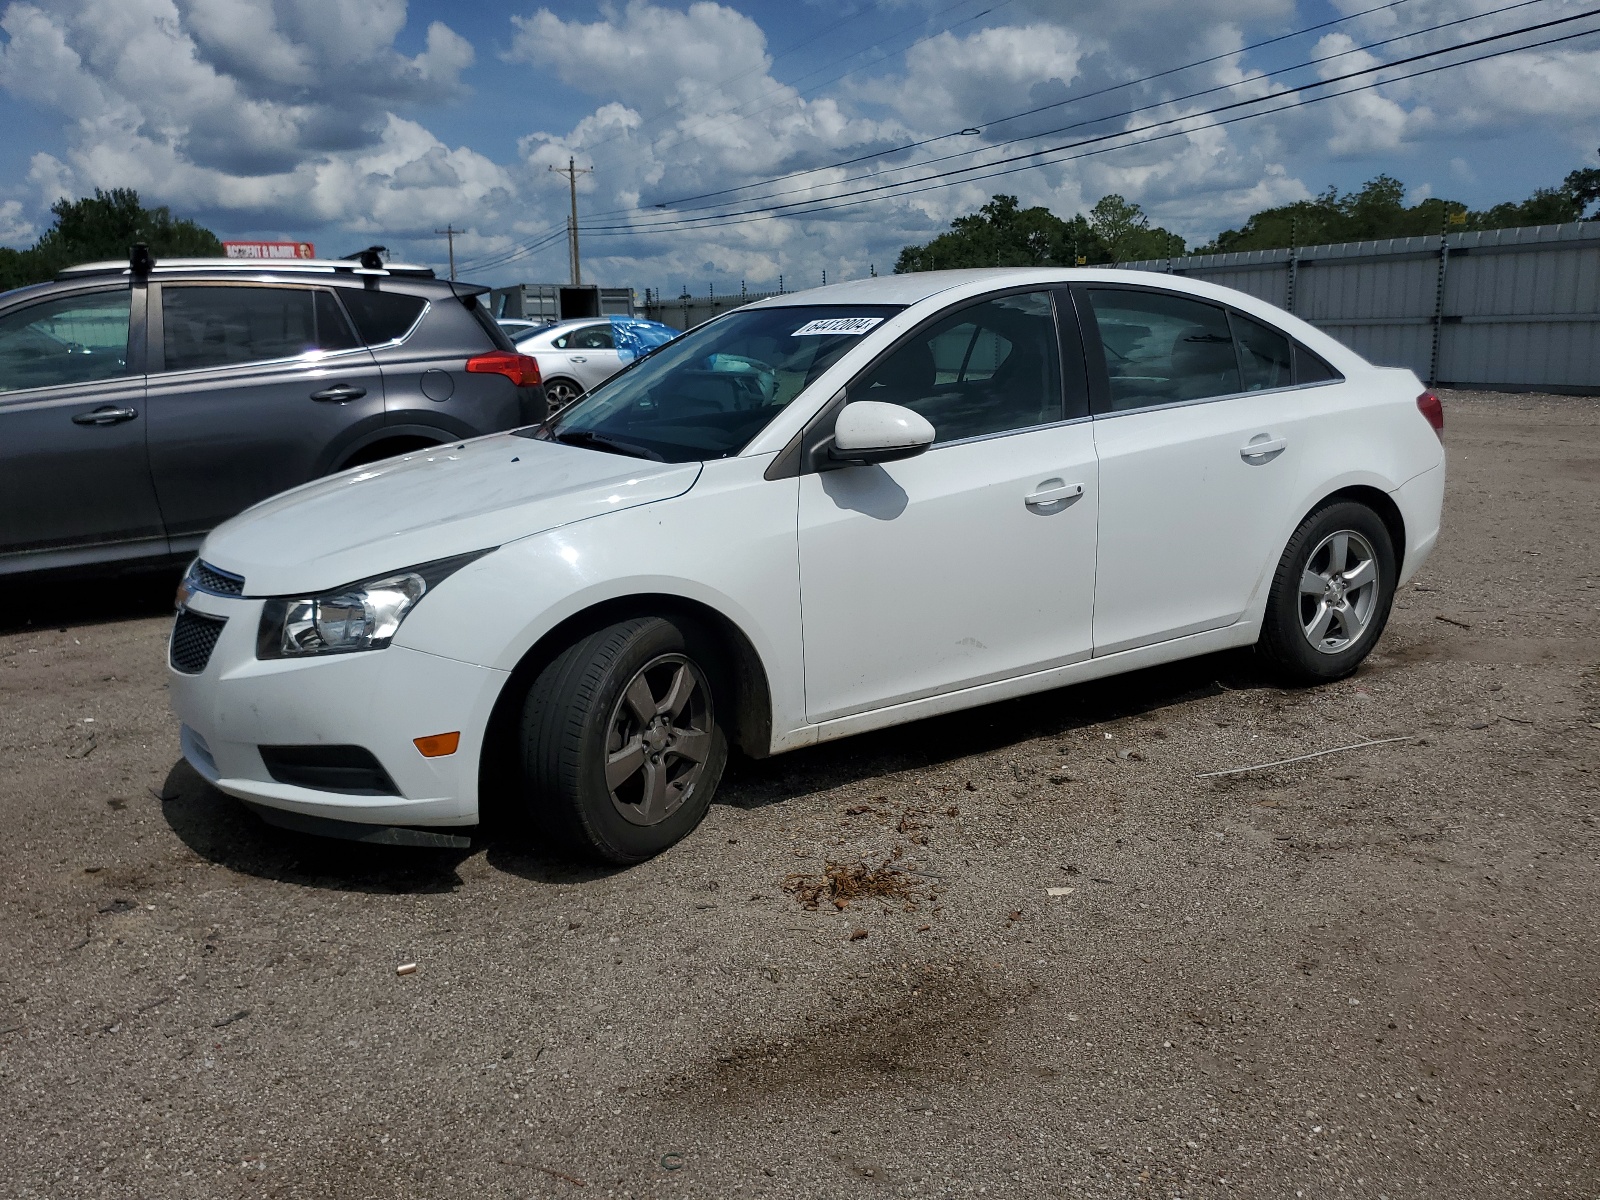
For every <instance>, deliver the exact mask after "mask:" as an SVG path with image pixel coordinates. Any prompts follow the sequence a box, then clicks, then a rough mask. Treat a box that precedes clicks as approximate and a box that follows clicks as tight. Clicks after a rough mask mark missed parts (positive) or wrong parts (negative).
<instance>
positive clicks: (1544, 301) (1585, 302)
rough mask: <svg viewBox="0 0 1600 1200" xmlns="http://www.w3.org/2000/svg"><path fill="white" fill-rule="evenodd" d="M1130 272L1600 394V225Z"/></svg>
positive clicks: (1370, 348)
mask: <svg viewBox="0 0 1600 1200" xmlns="http://www.w3.org/2000/svg"><path fill="white" fill-rule="evenodd" d="M1121 265H1122V266H1123V267H1126V268H1129V269H1132V270H1140V271H1162V272H1168V273H1171V274H1174V275H1187V276H1189V277H1191V278H1193V279H1205V280H1209V281H1211V282H1213V283H1220V284H1223V285H1224V286H1227V287H1231V288H1238V289H1239V290H1240V291H1242V292H1248V293H1250V295H1252V296H1258V297H1260V298H1261V299H1263V300H1266V301H1268V302H1269V303H1272V304H1276V305H1278V306H1279V307H1280V308H1286V309H1288V310H1289V311H1290V312H1292V313H1294V314H1295V315H1296V316H1299V317H1301V318H1302V319H1304V320H1306V321H1309V322H1311V324H1313V325H1315V326H1317V327H1318V328H1319V329H1322V330H1324V331H1326V332H1327V333H1329V334H1331V335H1332V336H1333V337H1336V338H1338V339H1339V340H1340V341H1341V342H1343V343H1345V345H1347V346H1350V347H1351V348H1352V349H1354V350H1355V351H1356V352H1357V353H1359V354H1361V355H1362V356H1363V357H1365V358H1368V359H1371V360H1372V361H1373V362H1375V363H1381V364H1383V365H1385V366H1400V367H1410V368H1411V369H1412V370H1413V371H1415V372H1416V373H1417V375H1418V376H1419V377H1421V378H1422V379H1424V380H1427V381H1429V382H1432V383H1437V384H1441V385H1448V386H1454V387H1476V388H1510V389H1535V390H1542V391H1558V392H1587V393H1600V221H1577V222H1573V223H1572V224H1569V225H1538V226H1532V227H1529V228H1523V229H1493V230H1487V231H1484V232H1481V233H1452V234H1448V235H1446V236H1443V237H1413V238H1392V239H1390V240H1388V241H1381V242H1347V243H1344V244H1341V245H1332V246H1304V247H1301V248H1299V249H1296V250H1250V251H1245V252H1243V253H1239V254H1192V255H1189V256H1187V257H1184V258H1171V259H1151V260H1148V261H1145V262H1131V263H1123V264H1121ZM772 295H777V293H776V292H750V293H748V294H743V295H729V296H725V297H724V296H687V295H682V296H674V297H658V296H655V295H652V296H651V298H650V300H649V301H648V302H647V303H646V305H645V306H644V313H645V315H646V316H648V317H650V318H651V319H652V320H656V321H663V322H665V323H666V324H668V325H672V326H675V327H676V328H678V329H691V328H693V327H694V326H696V325H698V324H700V323H701V322H702V321H709V320H710V319H711V318H712V317H714V316H716V315H717V314H718V313H720V312H727V311H728V310H729V309H733V308H738V307H739V306H740V305H742V304H749V303H753V302H754V301H756V300H764V299H766V297H768V296H772Z"/></svg>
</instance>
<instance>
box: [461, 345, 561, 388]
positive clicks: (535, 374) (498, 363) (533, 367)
mask: <svg viewBox="0 0 1600 1200" xmlns="http://www.w3.org/2000/svg"><path fill="white" fill-rule="evenodd" d="M467 370H469V371H477V372H480V373H482V374H488V375H504V376H505V377H506V378H507V379H509V380H511V382H512V383H514V384H516V385H517V386H518V387H538V386H539V385H540V384H541V383H543V382H544V380H543V379H542V378H540V376H539V364H538V362H537V361H536V360H535V359H533V358H532V357H530V356H529V355H526V354H513V353H512V352H511V351H509V350H495V351H493V352H492V353H489V354H480V355H478V356H477V357H476V358H469V359H467Z"/></svg>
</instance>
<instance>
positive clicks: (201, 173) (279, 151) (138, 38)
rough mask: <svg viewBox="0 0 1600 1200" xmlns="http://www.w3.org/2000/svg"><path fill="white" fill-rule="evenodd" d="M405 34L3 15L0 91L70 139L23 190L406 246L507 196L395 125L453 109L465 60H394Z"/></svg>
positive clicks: (392, 7)
mask: <svg viewBox="0 0 1600 1200" xmlns="http://www.w3.org/2000/svg"><path fill="white" fill-rule="evenodd" d="M405 19H406V5H405V2H404V0H183V2H182V3H178V2H176V0H60V2H58V3H55V4H52V5H51V6H50V8H49V10H48V11H47V10H45V9H43V8H39V7H35V6H33V5H30V4H27V3H21V2H18V3H13V4H11V5H9V6H8V7H7V8H6V9H5V11H4V14H3V15H0V28H3V29H4V31H5V33H6V34H7V36H8V38H9V41H8V42H7V43H5V45H4V46H3V47H0V88H4V89H5V90H6V91H7V92H9V93H11V95H13V96H14V97H16V98H17V99H19V100H25V101H26V102H28V103H31V104H34V105H38V106H41V107H45V108H50V109H54V110H56V111H57V112H59V113H60V114H61V115H62V117H63V118H64V119H66V121H67V123H68V130H69V149H68V151H67V153H66V155H65V162H62V161H60V160H57V159H55V158H52V157H50V156H42V157H36V159H35V161H34V164H33V170H32V171H31V172H30V179H31V180H32V182H33V183H34V184H35V186H36V187H37V188H39V189H40V191H41V192H42V193H44V194H45V196H46V198H47V199H52V198H54V196H56V195H61V194H66V193H68V192H71V191H74V190H78V189H85V190H86V189H88V188H91V187H106V188H110V187H133V188H136V189H138V190H139V191H141V192H142V193H144V194H145V195H146V196H147V197H148V198H150V199H152V200H156V201H159V202H161V203H166V204H171V205H175V206H178V207H180V208H184V209H188V210H190V211H193V210H195V209H200V210H205V211H212V212H217V211H221V212H225V213H226V212H231V213H235V214H237V215H238V218H239V219H240V220H241V221H244V222H251V223H254V222H258V221H267V222H277V223H281V224H283V225H284V226H286V227H288V228H295V227H296V226H304V224H305V223H306V222H307V220H308V219H309V220H311V221H314V222H330V223H335V224H343V225H345V226H346V227H348V228H350V229H352V230H362V229H367V228H371V227H373V224H374V222H377V221H382V220H390V221H393V222H395V224H394V225H392V226H390V229H391V230H392V231H394V232H401V233H403V232H406V231H409V230H412V229H420V228H422V227H424V226H431V224H432V223H433V222H434V221H435V220H440V221H443V220H449V219H459V218H460V215H461V212H462V206H463V205H465V204H472V203H479V202H483V201H485V200H486V199H488V198H491V197H494V196H496V195H499V194H502V193H504V192H505V191H506V189H507V187H508V184H509V177H508V175H507V174H506V172H505V171H504V169H503V168H501V167H498V166H496V165H495V164H494V163H492V162H490V161H489V160H488V159H487V158H485V157H484V156H482V155H480V154H477V153H476V152H474V151H471V150H468V149H465V148H457V149H451V148H449V147H447V146H444V145H443V144H441V143H439V142H438V141H437V139H435V138H433V137H432V135H431V134H428V133H427V132H426V131H425V130H423V129H422V127H421V126H418V125H416V124H415V123H413V122H410V121H407V120H406V119H404V118H403V117H400V116H398V115H397V113H396V109H399V108H404V107H408V106H415V105H418V104H422V103H433V102H438V101H440V100H443V99H446V98H449V97H451V96H454V95H457V94H459V93H460V92H461V90H462V85H461V79H460V77H461V73H462V72H463V71H464V70H465V69H466V68H467V67H468V66H470V64H471V63H472V60H473V50H472V47H471V45H470V44H469V43H468V42H467V41H466V40H465V39H463V38H462V37H460V36H459V35H458V34H456V33H455V32H453V31H452V30H451V29H449V28H448V27H447V26H445V25H443V24H441V23H438V22H435V23H434V24H432V25H431V26H430V27H429V28H428V31H427V35H426V48H425V49H424V50H423V51H422V53H420V54H418V55H415V56H413V57H407V56H405V55H403V54H401V53H399V52H398V51H397V50H396V49H395V48H394V44H393V43H394V39H395V38H396V37H397V36H398V34H399V33H400V31H401V29H402V28H403V27H404V24H405ZM335 181H336V182H335Z"/></svg>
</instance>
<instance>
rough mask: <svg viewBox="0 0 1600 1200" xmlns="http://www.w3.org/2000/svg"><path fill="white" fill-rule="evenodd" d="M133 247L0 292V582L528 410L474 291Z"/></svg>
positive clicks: (366, 268) (371, 270)
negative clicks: (158, 256) (154, 256)
mask: <svg viewBox="0 0 1600 1200" xmlns="http://www.w3.org/2000/svg"><path fill="white" fill-rule="evenodd" d="M142 251H143V247H136V248H135V251H134V254H133V257H132V260H131V262H128V263H94V264H91V265H88V266H82V267H73V268H71V269H69V270H66V271H63V272H62V273H61V274H60V275H59V276H57V278H56V280H55V281H54V282H52V283H44V284H38V285H35V286H32V287H25V288H18V289H17V290H15V291H12V292H6V293H4V294H0V579H3V578H4V577H6V576H8V575H17V574H21V573H24V572H32V571H42V570H54V569H60V568H74V567H86V566H89V567H103V566H105V565H108V564H126V565H135V564H138V563H140V562H151V561H160V560H164V559H168V558H176V557H183V556H187V555H189V554H191V553H193V551H194V550H195V548H196V547H198V546H199V544H200V541H201V539H202V537H204V535H205V534H206V532H207V531H208V530H210V529H211V528H212V527H213V526H215V525H217V524H219V523H220V522H222V521H224V520H226V519H227V518H229V517H231V516H233V515H234V514H235V513H237V512H239V511H241V510H242V509H245V508H248V507H249V506H250V505H252V504H254V503H256V502H257V501H259V500H263V499H265V498H266V497H268V496H271V495H273V494H274V493H276V492H281V491H283V490H284V489H286V488H291V487H294V486H296V485H297V484H302V483H305V482H306V481H307V480H311V479H315V478H317V477H319V476H322V475H326V474H328V473H330V472H333V471H339V470H343V469H344V468H346V467H353V466H357V465H360V464H362V463H368V462H373V461H375V460H377V459H380V458H385V457H388V456H390V455H394V454H401V453H406V452H408V451H413V450H418V449H421V448H424V447H427V446H431V445H435V444H438V443H441V442H447V441H455V440H457V439H460V438H468V437H476V436H477V435H479V434H484V433H491V432H494V431H496V430H501V429H510V428H514V427H516V426H519V425H529V424H534V423H536V422H538V421H542V420H543V419H544V417H545V397H544V390H543V387H542V386H541V384H540V380H539V374H538V365H537V364H536V363H535V362H534V360H533V359H531V358H529V357H528V356H526V355H523V354H519V353H518V352H517V350H516V348H515V347H514V346H513V345H512V343H511V341H510V340H509V339H508V338H507V337H506V335H505V333H504V332H503V331H502V330H501V329H500V328H499V326H497V325H496V324H495V323H494V321H493V320H492V319H491V318H490V316H489V313H488V310H487V309H486V308H485V307H484V306H483V305H482V304H481V303H480V302H479V300H478V297H479V296H481V295H482V294H483V293H485V292H486V291H488V289H487V288H481V287H476V286H473V285H469V284H461V283H456V282H453V281H450V280H441V279H435V278H434V276H433V272H432V271H431V270H430V269H428V268H426V267H408V266H402V265H399V264H396V263H388V264H385V263H383V261H382V260H381V258H380V257H379V256H378V255H377V254H376V253H375V252H373V251H367V252H365V253H363V254H362V255H361V256H360V257H359V258H357V259H353V260H350V259H339V260H332V261H322V260H297V261H270V262H268V261H260V260H249V259H222V258H212V259H175V260H168V261H164V262H152V261H151V260H150V258H149V256H148V255H147V254H144V253H142Z"/></svg>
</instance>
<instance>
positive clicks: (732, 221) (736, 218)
mask: <svg viewBox="0 0 1600 1200" xmlns="http://www.w3.org/2000/svg"><path fill="white" fill-rule="evenodd" d="M1597 13H1600V9H1595V10H1591V11H1590V12H1586V13H1580V14H1578V16H1577V17H1572V18H1567V19H1570V20H1576V19H1578V18H1579V17H1585V16H1594V15H1596V14H1597ZM1561 23H1562V22H1560V21H1552V22H1546V23H1544V24H1542V25H1540V26H1535V27H1532V28H1547V27H1549V26H1550V25H1555V24H1561ZM1514 32H1528V30H1518V31H1514ZM1596 33H1600V29H1584V30H1579V31H1577V32H1575V33H1569V34H1564V35H1562V36H1560V37H1553V38H1546V39H1544V40H1543V41H1538V42H1532V43H1529V44H1527V45H1524V46H1508V47H1505V48H1503V49H1499V50H1493V51H1490V52H1488V53H1485V54H1479V55H1475V56H1473V57H1471V58H1465V59H1462V60H1460V61H1459V62H1452V63H1441V64H1439V65H1437V66H1433V67H1426V68H1423V69H1421V70H1417V71H1411V72H1408V73H1406V74H1404V75H1400V76H1397V77H1395V78H1393V79H1381V80H1371V81H1369V82H1367V83H1363V84H1359V85H1357V86H1355V87H1351V88H1345V89H1342V90H1340V91H1337V92H1330V93H1328V94H1327V95H1323V96H1312V97H1308V98H1304V99H1298V98H1296V99H1289V101H1288V102H1287V103H1283V104H1279V105H1277V106H1276V107H1273V108H1269V109H1264V110H1262V111H1259V112H1252V113H1242V114H1239V115H1237V116H1233V117H1229V118H1227V119H1225V120H1221V121H1217V122H1214V123H1212V124H1210V125H1207V126H1205V127H1204V128H1207V129H1213V128H1221V127H1223V126H1227V125H1234V124H1238V123H1239V122H1241V121H1247V120H1253V119H1255V118H1257V117H1263V116H1269V115H1271V114H1273V113H1278V112H1283V111H1286V110H1288V109H1292V108H1305V107H1309V106H1310V105H1312V104H1317V103H1320V102H1322V101H1324V100H1332V99H1336V98H1338V97H1340V96H1349V95H1354V94H1356V93H1358V92H1365V91H1370V90H1372V89H1374V88H1378V87H1385V86H1388V85H1389V84H1394V83H1402V82H1404V81H1406V80H1408V79H1416V78H1419V77H1422V76H1425V75H1433V74H1437V73H1438V72H1440V71H1447V70H1452V69H1454V68H1456V67H1463V66H1469V65H1471V64H1472V63H1477V62H1484V61H1487V60H1489V59H1494V58H1501V57H1504V56H1505V55H1508V54H1518V53H1521V52H1522V51H1525V50H1537V49H1540V48H1541V47H1544V46H1550V45H1556V44H1558V43H1561V42H1569V41H1573V40H1574V39H1576V38H1581V37H1589V36H1591V35H1593V34H1596ZM1485 40H1491V39H1478V40H1477V41H1474V42H1467V43H1461V44H1460V45H1457V46H1450V47H1444V48H1442V49H1440V50H1436V51H1431V52H1429V54H1426V55H1417V56H1413V57H1412V58H1409V59H1404V60H1400V61H1398V62H1395V63H1388V64H1385V66H1384V67H1379V68H1371V70H1383V69H1387V68H1392V67H1395V66H1399V65H1403V63H1406V62H1415V61H1418V60H1419V59H1422V58H1428V57H1434V56H1436V55H1438V54H1442V53H1448V52H1450V51H1453V50H1459V49H1462V48H1464V47H1466V46H1470V45H1479V44H1482V42H1483V41H1485ZM1366 73H1367V72H1351V73H1350V74H1349V75H1344V76H1339V77H1336V78H1334V79H1328V80H1321V81H1319V82H1317V83H1315V84H1306V85H1304V87H1302V88H1295V89H1291V90H1288V91H1284V92H1278V93H1275V94H1274V95H1272V96H1268V97H1257V98H1255V99H1253V100H1250V101H1241V102H1238V103H1234V104H1228V105H1222V106H1219V107H1217V108H1214V109H1210V110H1207V111H1205V112H1200V113H1189V114H1186V115H1184V116H1181V117H1174V118H1172V119H1170V120H1167V121H1159V122H1155V123H1153V124H1151V125H1147V126H1143V127H1141V128H1139V129H1130V130H1123V131H1120V132H1118V133H1113V134H1105V135H1102V136H1100V137H1096V138H1087V139H1084V140H1082V141H1079V142H1073V143H1069V144H1067V145H1064V146H1055V147H1050V148H1047V149H1043V150H1038V151H1035V152H1033V153H1032V154H1025V155H1016V156H1013V157H1012V158H1010V159H1002V160H999V162H998V163H986V164H981V165H980V166H979V167H972V168H965V169H964V170H963V171H961V172H953V171H952V172H941V173H940V174H939V175H938V176H931V177H928V178H929V179H932V180H938V181H936V182H929V183H927V186H924V187H917V188H912V187H911V186H910V185H911V184H913V183H919V182H924V181H923V180H905V181H902V182H901V183H897V184H888V185H885V187H884V188H883V189H875V190H892V189H897V188H904V189H907V190H904V191H899V192H897V193H896V196H895V197H894V198H899V197H903V196H912V195H917V194H919V193H921V192H927V191H934V190H936V189H938V188H941V187H949V186H952V184H951V182H945V181H942V180H948V177H949V176H951V175H955V174H964V173H966V172H968V171H973V170H983V169H984V168H987V167H993V166H999V165H1001V164H1005V163H1014V162H1016V161H1017V160H1019V159H1029V158H1038V157H1040V156H1042V155H1046V154H1060V153H1063V152H1064V151H1066V150H1071V149H1075V148H1078V147H1082V146H1089V145H1091V144H1092V143H1096V142H1103V141H1105V140H1107V139H1110V138H1118V137H1128V136H1132V135H1135V134H1139V133H1143V132H1146V131H1149V130H1154V129H1158V128H1160V127H1161V126H1163V125H1172V124H1180V123H1184V122H1190V121H1194V120H1197V119H1199V118H1201V117H1206V116H1211V115H1214V114H1216V113H1219V112H1226V111H1228V110H1229V109H1233V108H1238V107H1240V105H1241V104H1258V103H1261V102H1263V101H1265V100H1275V99H1286V98H1290V97H1296V96H1297V95H1298V93H1299V92H1301V91H1303V90H1304V89H1305V88H1310V87H1323V86H1327V85H1328V84H1332V83H1337V82H1339V81H1341V80H1344V79H1349V78H1353V77H1354V76H1356V75H1360V74H1366ZM1190 132H1191V130H1189V129H1176V130H1171V131H1168V132H1166V133H1160V134H1156V135H1155V136H1153V137H1149V138H1146V139H1144V140H1142V141H1139V142H1136V143H1130V144H1127V145H1119V146H1099V147H1098V148H1095V149H1088V150H1083V151H1081V152H1080V153H1077V154H1071V155H1067V156H1066V157H1062V158H1056V159H1052V160H1051V161H1050V162H1048V163H1046V162H1032V163H1023V164H1022V165H1020V166H1007V167H1005V169H1003V170H993V171H987V170H986V171H985V173H984V174H981V175H975V176H971V177H970V178H969V179H965V180H957V181H955V182H975V181H977V180H980V179H994V178H998V177H1001V176H1004V175H1014V174H1016V173H1018V172H1020V171H1027V170H1034V169H1037V168H1038V167H1042V166H1055V165H1059V164H1060V163H1064V162H1072V161H1075V160H1077V159H1080V158H1090V157H1094V156H1096V155H1099V154H1108V153H1111V152H1112V151H1115V150H1124V149H1128V148H1130V145H1139V146H1144V145H1148V144H1150V143H1153V142H1158V141H1165V140H1166V139H1168V138H1173V137H1182V136H1185V135H1186V134H1188V133H1190ZM869 190H873V189H869ZM873 198H874V197H873V196H868V197H867V198H865V199H847V200H843V201H842V202H840V203H822V202H821V201H816V202H812V203H813V204H814V207H812V208H809V209H808V210H807V211H806V212H803V213H789V212H783V211H779V210H781V209H788V208H793V207H796V206H795V205H780V206H776V207H775V208H774V209H770V210H750V211H748V212H745V213H733V214H725V215H724V216H723V217H722V218H686V219H685V220H684V221H683V222H680V223H678V224H677V225H671V226H669V225H667V224H665V223H663V224H662V225H661V226H614V227H610V228H595V229H591V230H590V231H589V233H590V235H591V236H594V237H622V236H628V235H630V234H633V235H637V234H645V233H655V232H663V233H666V232H675V231H680V230H682V229H685V228H697V229H711V228H721V227H724V226H729V225H742V224H747V223H749V222H752V221H767V220H775V219H779V218H782V217H806V216H812V215H815V214H817V213H823V212H832V211H835V210H838V209H843V208H852V207H856V206H859V205H862V204H867V203H870V202H871V200H872V199H873ZM708 221H715V222H716V223H715V224H703V223H700V222H708Z"/></svg>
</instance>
